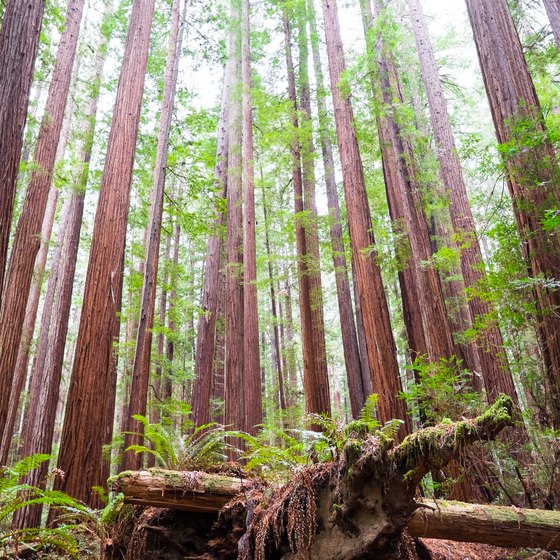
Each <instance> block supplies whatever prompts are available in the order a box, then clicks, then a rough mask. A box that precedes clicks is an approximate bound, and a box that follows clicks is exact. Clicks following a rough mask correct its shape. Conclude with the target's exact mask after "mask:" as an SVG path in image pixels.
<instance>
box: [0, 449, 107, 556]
mask: <svg viewBox="0 0 560 560" xmlns="http://www.w3.org/2000/svg"><path fill="white" fill-rule="evenodd" d="M50 458H51V457H50V455H44V454H36V455H32V456H30V457H25V458H23V459H22V460H20V461H18V462H17V463H16V464H15V465H13V466H12V467H4V468H3V469H2V471H1V472H0V555H2V557H5V558H17V557H18V553H19V551H23V550H26V551H32V552H33V553H35V554H36V557H37V558H43V557H44V558H47V557H50V558H63V557H64V558H84V557H88V556H97V555H98V554H99V550H100V546H101V541H102V538H103V522H102V518H103V513H102V514H101V515H100V514H99V512H97V511H95V510H92V509H90V508H88V507H87V506H86V505H85V504H83V503H81V502H79V501H78V500H75V499H74V498H72V497H70V496H68V494H65V493H64V492H60V491H58V490H51V489H42V488H38V487H35V486H30V485H29V484H25V483H21V482H20V481H21V479H22V478H23V477H25V475H27V474H29V473H30V472H31V471H32V470H34V469H36V468H37V467H39V466H40V465H41V464H42V463H44V462H46V461H48V460H49V459H50ZM33 505H42V506H48V507H51V508H55V509H56V511H57V512H58V517H57V522H56V525H55V526H52V527H38V528H27V529H18V528H12V526H11V519H12V516H13V514H14V513H15V512H16V511H18V510H20V509H22V508H26V507H29V506H33ZM112 507H113V504H111V508H112ZM107 511H109V509H107ZM105 514H107V512H105Z"/></svg>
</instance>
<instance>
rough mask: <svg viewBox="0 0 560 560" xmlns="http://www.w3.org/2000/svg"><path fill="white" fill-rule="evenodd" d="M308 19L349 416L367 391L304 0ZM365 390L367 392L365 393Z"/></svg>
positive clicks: (311, 12) (315, 48)
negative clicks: (348, 397) (349, 409)
mask: <svg viewBox="0 0 560 560" xmlns="http://www.w3.org/2000/svg"><path fill="white" fill-rule="evenodd" d="M307 7H308V19H309V22H310V25H311V33H310V41H311V50H312V53H313V67H314V70H315V80H316V82H317V107H318V111H319V138H320V142H321V153H322V156H323V167H324V170H325V186H326V190H327V205H328V208H329V219H330V223H329V231H330V237H331V249H332V255H333V256H332V258H333V265H334V273H335V282H336V294H337V302H338V312H339V315H340V329H341V334H342V349H343V352H344V363H345V365H346V377H347V380H348V393H349V395H350V406H351V409H352V416H353V417H354V418H357V417H358V414H359V413H360V411H361V410H362V407H363V405H364V402H365V399H366V397H367V396H368V395H369V392H368V390H367V388H366V387H364V383H363V376H362V366H361V362H360V349H359V345H358V335H357V331H356V324H355V322H354V309H353V305H352V295H351V290H350V282H349V280H348V266H347V263H346V249H345V247H344V240H343V234H342V217H341V214H340V204H339V201H338V191H337V185H336V177H335V172H334V169H335V167H334V156H333V148H332V143H331V138H330V133H329V121H328V113H327V103H326V90H325V85H324V78H323V68H322V65H321V56H320V53H319V35H318V33H317V22H316V17H315V7H314V5H313V1H312V0H308V3H307ZM366 393H367V394H366Z"/></svg>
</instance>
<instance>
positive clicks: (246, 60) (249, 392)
mask: <svg viewBox="0 0 560 560" xmlns="http://www.w3.org/2000/svg"><path fill="white" fill-rule="evenodd" d="M241 19H242V38H241V78H242V86H243V98H242V105H243V202H244V208H243V259H244V260H243V307H244V313H243V344H244V347H243V378H244V379H243V381H244V388H245V422H244V429H245V430H247V431H248V432H249V433H251V434H255V433H256V428H255V426H257V424H261V423H262V421H263V412H262V390H261V377H260V369H261V361H260V351H259V313H258V311H259V310H258V298H257V240H256V233H255V222H256V218H255V167H254V158H255V152H254V147H253V115H252V104H251V58H250V57H251V44H250V31H251V26H250V5H249V0H243V5H242V18H241Z"/></svg>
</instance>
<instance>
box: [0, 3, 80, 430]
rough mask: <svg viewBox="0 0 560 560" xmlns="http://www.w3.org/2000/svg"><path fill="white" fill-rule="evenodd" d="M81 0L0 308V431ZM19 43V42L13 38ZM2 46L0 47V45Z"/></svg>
mask: <svg viewBox="0 0 560 560" xmlns="http://www.w3.org/2000/svg"><path fill="white" fill-rule="evenodd" d="M83 9H84V0H70V2H69V3H68V8H67V12H66V27H65V29H64V31H63V33H62V36H61V38H60V43H59V46H58V50H57V54H56V63H55V66H54V69H53V74H52V80H51V84H50V86H49V93H48V97H47V102H46V105H45V115H44V117H43V120H42V122H41V127H40V130H39V135H38V137H37V143H36V145H35V153H34V157H33V165H34V167H35V170H34V171H33V172H32V174H31V179H30V181H29V185H28V187H27V191H26V193H25V200H24V203H23V208H22V211H21V215H20V217H19V221H18V225H17V228H16V233H15V237H14V243H13V246H12V251H11V254H10V261H9V263H8V267H7V269H6V277H5V279H4V286H3V292H2V305H1V307H0V387H2V388H6V389H3V390H1V391H0V432H2V431H3V430H4V427H5V422H6V410H7V408H8V399H9V392H8V390H7V388H8V387H11V385H12V380H13V376H14V368H15V365H16V360H17V354H18V349H19V344H20V340H21V333H22V329H23V322H24V318H25V309H26V305H27V300H28V296H29V290H30V287H31V280H32V279H33V265H34V264H35V257H36V255H37V252H38V250H39V246H40V243H41V226H42V224H43V219H44V216H45V208H46V205H47V199H48V196H49V190H50V186H51V180H52V175H53V171H54V164H55V159H56V151H57V146H58V143H59V139H60V133H61V130H62V123H63V120H64V109H65V107H66V100H67V98H68V92H69V90H70V83H71V80H72V67H73V65H74V58H75V55H76V48H77V45H78V35H79V31H80V22H81V20H82V13H83ZM16 41H17V42H18V44H19V38H18V39H16ZM0 47H1V45H0Z"/></svg>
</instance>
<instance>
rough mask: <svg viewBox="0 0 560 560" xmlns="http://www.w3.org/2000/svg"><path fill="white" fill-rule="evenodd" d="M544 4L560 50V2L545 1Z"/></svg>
mask: <svg viewBox="0 0 560 560" xmlns="http://www.w3.org/2000/svg"><path fill="white" fill-rule="evenodd" d="M543 4H544V7H545V10H546V13H547V15H548V19H549V21H550V26H551V27H552V33H553V34H554V40H555V41H556V46H557V47H558V48H560V3H558V0H543Z"/></svg>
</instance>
